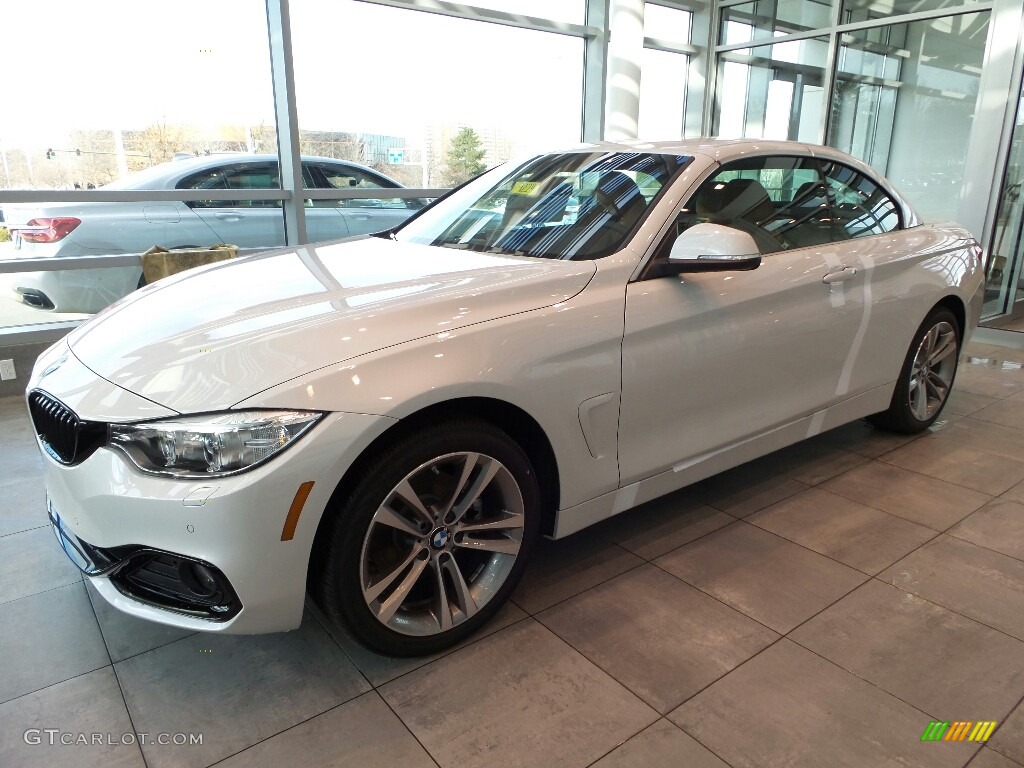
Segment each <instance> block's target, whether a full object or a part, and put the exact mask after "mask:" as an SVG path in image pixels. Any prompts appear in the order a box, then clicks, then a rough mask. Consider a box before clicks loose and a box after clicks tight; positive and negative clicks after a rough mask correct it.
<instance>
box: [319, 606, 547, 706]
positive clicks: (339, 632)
mask: <svg viewBox="0 0 1024 768" xmlns="http://www.w3.org/2000/svg"><path fill="white" fill-rule="evenodd" d="M306 607H307V610H309V612H310V613H311V614H312V615H313V616H315V617H316V619H317V621H319V622H320V624H321V626H323V627H324V629H326V630H327V633H328V634H329V635H330V636H331V637H332V638H334V642H336V643H337V644H338V645H340V646H341V649H342V650H343V651H345V655H346V656H348V657H349V658H350V659H351V660H352V663H353V664H355V665H356V667H357V668H358V669H359V671H360V672H361V673H362V674H363V676H364V677H365V678H366V679H367V680H369V681H370V684H371V685H373V686H374V687H380V686H381V685H383V684H384V683H387V682H390V681H391V680H394V679H395V678H397V677H401V676H402V675H404V674H406V673H407V672H411V671H412V670H414V669H419V668H420V667H425V666H426V665H427V664H429V663H430V662H432V661H434V660H436V659H440V658H443V657H444V656H447V655H448V654H449V653H452V652H453V651H455V650H458V649H459V648H464V647H465V646H467V645H471V644H472V643H475V642H477V641H479V640H481V639H483V638H485V637H487V636H488V635H493V634H494V633H495V632H498V631H500V630H502V629H504V628H505V627H508V626H511V625H512V624H515V623H516V622H517V621H522V620H523V619H525V618H526V617H527V614H526V612H525V611H523V609H522V608H520V607H519V606H518V605H516V604H515V603H505V605H503V606H502V607H501V609H500V610H499V611H498V612H497V613H496V614H495V615H494V618H492V619H491V620H490V621H489V622H487V623H486V624H484V626H483V627H481V628H480V629H479V630H478V631H477V632H476V634H474V635H471V636H470V637H468V638H467V639H465V640H463V641H462V642H461V643H459V644H458V645H456V646H455V647H454V648H449V649H448V650H446V651H442V652H441V653H435V654H432V655H430V656H414V657H412V658H402V659H396V658H394V657H391V656H381V655H380V654H378V653H374V652H373V651H371V650H369V649H367V648H364V647H363V646H362V645H360V644H359V643H357V642H356V641H355V640H354V639H353V638H352V636H351V635H349V634H348V632H347V631H346V630H345V628H344V627H339V626H338V625H337V624H335V623H334V622H332V621H331V620H330V619H328V618H327V617H326V616H324V615H323V613H321V611H320V610H319V609H318V608H317V607H316V606H315V605H313V604H312V601H309V600H307V602H306Z"/></svg>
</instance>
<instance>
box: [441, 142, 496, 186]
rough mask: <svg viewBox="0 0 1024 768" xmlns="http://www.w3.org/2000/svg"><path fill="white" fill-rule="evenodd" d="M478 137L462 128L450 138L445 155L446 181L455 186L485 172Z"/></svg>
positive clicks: (483, 152)
mask: <svg viewBox="0 0 1024 768" xmlns="http://www.w3.org/2000/svg"><path fill="white" fill-rule="evenodd" d="M481 143H482V142H481V141H480V136H479V135H478V134H477V132H476V131H474V130H473V129H472V128H462V129H460V130H459V132H458V133H457V134H455V136H454V137H453V138H452V140H451V143H450V144H449V145H448V151H447V152H446V153H445V158H444V160H445V166H446V169H447V173H446V177H447V178H446V181H447V183H448V184H450V185H452V186H455V185H456V184H461V183H462V182H464V181H468V180H469V179H471V178H473V177H474V176H476V175H477V174H478V173H483V172H484V171H485V170H487V165H486V164H485V163H484V155H485V154H487V153H486V152H485V151H484V149H483V147H482V146H481Z"/></svg>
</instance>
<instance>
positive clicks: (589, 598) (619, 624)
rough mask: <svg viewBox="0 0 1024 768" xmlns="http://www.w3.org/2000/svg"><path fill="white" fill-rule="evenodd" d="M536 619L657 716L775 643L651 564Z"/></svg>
mask: <svg viewBox="0 0 1024 768" xmlns="http://www.w3.org/2000/svg"><path fill="white" fill-rule="evenodd" d="M537 620H538V621H540V622H541V623H543V624H544V625H545V626H547V627H548V628H549V629H551V630H552V631H553V632H554V633H555V634H557V635H558V636H559V637H561V638H562V639H563V640H565V641H566V642H567V643H569V645H571V646H572V647H573V648H575V649H576V650H577V651H579V652H580V653H582V654H583V655H584V656H586V657H587V658H588V659H590V660H591V661H592V662H594V663H595V664H597V666H599V667H600V668H601V669H603V670H604V671H605V672H607V673H608V674H609V675H611V676H612V677H614V678H615V679H616V680H618V681H619V682H620V683H622V684H623V685H625V686H626V687H627V688H629V689H630V690H631V691H633V693H635V694H636V695H637V696H639V697H640V698H641V699H643V700H644V701H645V702H647V703H648V704H650V705H651V706H652V707H654V708H655V709H656V710H658V711H659V712H661V713H662V714H664V713H665V712H668V711H669V710H670V709H673V708H674V707H676V706H678V705H679V704H681V703H682V702H683V701H685V700H686V699H688V698H689V697H690V696H692V695H693V694H695V693H697V691H699V690H700V689H701V688H704V687H705V686H707V685H708V684H710V683H712V682H713V681H714V680H716V679H718V678H719V677H721V676H722V675H724V674H725V673H726V672H728V671H729V670H730V669H733V668H734V667H736V666H737V665H738V664H741V663H742V662H744V661H746V660H747V659H748V658H750V657H751V656H753V655H754V654H755V653H757V652H758V651H760V650H762V649H763V648H765V647H766V646H767V645H769V644H770V643H772V642H774V641H775V640H776V639H777V638H778V635H777V634H776V633H775V632H772V631H771V630H769V629H766V628H765V627H763V626H761V625H760V624H758V623H757V622H756V621H753V620H752V619H749V618H747V617H746V616H744V615H743V614H741V613H739V612H737V611H734V610H733V609H732V608H729V607H728V606H725V605H722V603H720V602H719V601H717V600H715V599H714V598H711V597H708V596H707V595H705V594H703V593H702V592H699V591H698V590H696V589H694V588H693V587H691V586H690V585H689V584H684V583H683V582H682V581H680V580H679V579H677V578H676V577H674V576H671V575H669V574H668V573H666V572H665V571H663V570H661V569H660V568H657V567H655V566H653V565H644V566H641V567H640V568H637V569H635V570H632V571H630V572H629V573H625V574H623V575H622V576H619V577H617V578H615V579H612V580H611V581H607V582H605V583H604V584H601V585H600V586H597V587H594V588H593V589H591V590H589V591H587V592H586V593H585V594H582V595H579V596H577V597H574V598H573V599H571V600H568V601H566V602H564V603H561V604H560V605H557V606H555V607H554V608H552V609H550V610H547V611H544V612H543V613H541V614H539V615H538V616H537Z"/></svg>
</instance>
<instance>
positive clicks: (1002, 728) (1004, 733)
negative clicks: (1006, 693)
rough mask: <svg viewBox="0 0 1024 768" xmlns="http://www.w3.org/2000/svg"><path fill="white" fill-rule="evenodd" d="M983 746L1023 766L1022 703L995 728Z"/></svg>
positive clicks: (1023, 718)
mask: <svg viewBox="0 0 1024 768" xmlns="http://www.w3.org/2000/svg"><path fill="white" fill-rule="evenodd" d="M985 746H987V747H989V748H991V749H994V750H995V751H996V752H998V753H999V754H1001V755H1003V756H1005V757H1008V758H1010V759H1011V760H1015V761H1016V762H1018V763H1020V764H1021V765H1024V703H1022V704H1018V705H1017V708H1016V709H1015V710H1014V711H1013V712H1011V713H1010V716H1009V717H1008V718H1006V720H1004V721H1003V722H1001V723H1000V724H999V725H998V726H996V730H995V733H993V734H992V738H990V739H989V740H988V743H987V744H986V745H985Z"/></svg>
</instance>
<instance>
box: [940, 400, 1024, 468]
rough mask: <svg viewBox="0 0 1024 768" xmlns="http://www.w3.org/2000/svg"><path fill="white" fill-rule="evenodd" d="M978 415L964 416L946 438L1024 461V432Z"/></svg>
mask: <svg viewBox="0 0 1024 768" xmlns="http://www.w3.org/2000/svg"><path fill="white" fill-rule="evenodd" d="M986 410H987V409H986ZM979 413H980V411H979ZM977 415H978V414H975V415H974V416H964V417H963V418H961V419H959V420H958V421H957V422H956V423H955V424H953V425H951V426H950V428H949V430H948V432H947V434H946V435H945V436H946V437H947V438H948V439H949V440H951V441H956V442H957V443H959V444H961V445H966V446H970V447H972V448H977V449H978V450H982V451H987V452H988V453H995V454H997V455H999V456H1004V457H1006V458H1008V459H1014V460H1015V461H1024V434H1022V430H1020V429H1016V428H1014V427H1011V426H1007V425H1005V424H997V423H994V422H991V421H983V420H982V419H978V418H976V416H977Z"/></svg>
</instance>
